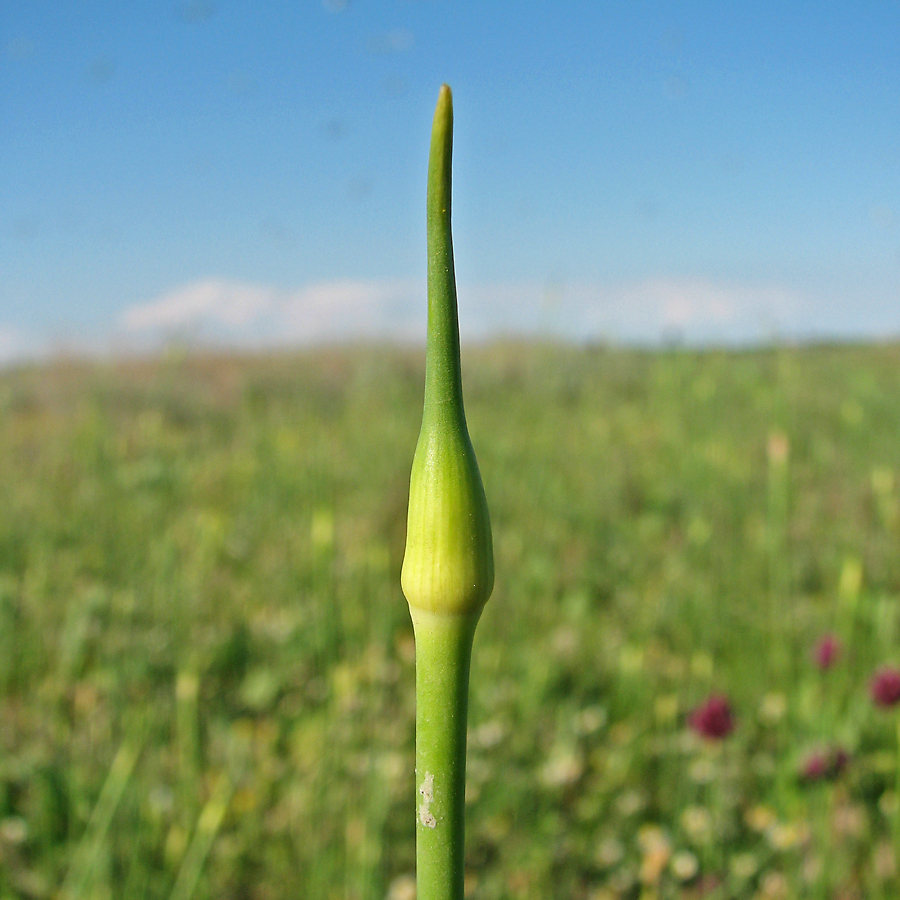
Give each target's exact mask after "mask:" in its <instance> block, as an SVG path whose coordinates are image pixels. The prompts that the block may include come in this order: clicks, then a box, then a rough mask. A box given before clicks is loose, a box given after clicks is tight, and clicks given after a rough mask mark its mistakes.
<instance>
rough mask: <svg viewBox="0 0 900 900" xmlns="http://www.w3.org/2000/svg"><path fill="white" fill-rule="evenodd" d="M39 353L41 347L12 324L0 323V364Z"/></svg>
mask: <svg viewBox="0 0 900 900" xmlns="http://www.w3.org/2000/svg"><path fill="white" fill-rule="evenodd" d="M40 355H41V347H40V346H39V345H38V344H37V342H36V341H35V340H34V339H33V338H32V337H31V336H30V335H27V334H25V332H23V331H21V330H20V329H18V328H15V327H14V326H12V325H4V324H2V323H0V366H9V365H12V364H14V363H18V362H22V361H24V360H27V359H34V358H36V357H38V356H40Z"/></svg>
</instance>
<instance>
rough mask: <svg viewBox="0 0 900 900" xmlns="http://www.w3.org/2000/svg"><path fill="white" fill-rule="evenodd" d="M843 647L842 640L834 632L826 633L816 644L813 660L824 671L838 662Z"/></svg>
mask: <svg viewBox="0 0 900 900" xmlns="http://www.w3.org/2000/svg"><path fill="white" fill-rule="evenodd" d="M842 649H843V648H842V647H841V642H840V641H839V640H838V639H837V638H836V637H835V636H834V635H833V634H826V635H825V636H824V637H822V639H821V640H820V641H819V643H818V644H816V647H815V650H814V651H813V662H815V664H816V665H817V666H818V667H819V668H820V669H821V670H822V671H823V672H824V671H825V670H826V669H830V668H831V667H832V666H833V665H834V664H835V663H836V662H837V660H838V657H839V656H840V655H841V650H842Z"/></svg>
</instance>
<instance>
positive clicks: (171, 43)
mask: <svg viewBox="0 0 900 900" xmlns="http://www.w3.org/2000/svg"><path fill="white" fill-rule="evenodd" d="M898 36H900V5H898V4H897V3H896V2H884V3H859V2H855V3H850V2H845V3H830V4H829V3H793V4H784V3H760V2H757V3H749V2H748V3H721V2H719V3H709V4H701V3H682V4H654V3H629V4H624V3H623V4H615V5H612V4H598V3H591V2H584V3H560V2H555V3H551V2H543V0H538V2H530V3H527V4H525V3H521V4H520V3H512V2H506V3H503V2H488V0H484V2H452V3H451V2H449V0H397V2H374V0H368V2H366V0H349V2H343V0H294V2H277V0H271V2H267V3H264V4H263V3H251V2H249V0H172V2H163V3H159V2H128V3H124V4H123V3H106V2H89V0H80V2H68V3H65V2H63V3H60V2H58V0H57V2H41V0H32V2H29V3H21V2H13V0H0V134H2V135H3V140H2V141H0V173H2V175H0V359H7V360H8V359H13V358H16V357H18V356H21V355H24V354H33V353H39V352H45V351H47V350H52V349H54V348H59V347H67V348H70V349H71V348H76V349H77V348H82V349H85V350H125V349H131V348H145V347H152V346H157V345H159V344H160V343H164V342H165V341H169V340H173V339H177V340H180V341H187V342H200V343H225V344H234V345H238V346H268V345H272V344H283V343H309V342H315V341H322V340H329V341H330V340H339V339H342V338H359V337H363V338H372V337H376V338H377V337H389V338H399V339H403V340H409V339H413V340H414V339H417V338H418V337H419V336H420V335H421V333H422V329H423V327H424V325H423V323H424V302H425V301H424V273H425V237H424V192H425V172H426V165H427V158H426V156H427V147H428V138H429V129H430V123H431V115H432V112H433V108H434V102H435V100H436V97H437V91H438V87H439V86H440V84H441V83H442V82H444V81H446V82H447V83H449V84H450V85H451V87H452V88H453V91H454V101H455V114H456V132H455V155H454V161H455V166H454V238H455V249H456V262H457V276H458V279H459V287H460V314H461V319H462V328H463V331H464V332H466V333H468V334H469V335H471V336H472V337H490V336H492V335H497V334H510V333H511V334H533V333H538V334H550V335H553V336H562V337H571V338H574V339H579V340H581V339H590V340H595V339H612V340H625V341H633V340H637V341H651V342H652V341H657V340H659V339H661V338H662V339H668V338H672V337H676V336H677V337H681V338H683V339H685V340H688V341H699V342H706V341H725V342H733V341H748V340H750V341H754V340H759V339H761V338H762V339H765V338H768V337H772V336H775V335H777V336H781V337H790V338H816V337H823V336H827V337H836V338H841V337H858V336H864V337H877V338H884V337H891V336H896V335H898V334H900V103H898V101H897V97H898V96H900V41H898Z"/></svg>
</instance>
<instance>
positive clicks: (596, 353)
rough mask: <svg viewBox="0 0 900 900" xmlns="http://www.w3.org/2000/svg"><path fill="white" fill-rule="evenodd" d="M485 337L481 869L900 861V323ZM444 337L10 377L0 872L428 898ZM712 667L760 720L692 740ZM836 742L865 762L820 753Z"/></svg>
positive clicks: (807, 887)
mask: <svg viewBox="0 0 900 900" xmlns="http://www.w3.org/2000/svg"><path fill="white" fill-rule="evenodd" d="M463 365H464V373H465V379H466V401H467V402H466V408H467V413H468V419H469V428H470V432H471V435H472V440H473V443H474V444H475V449H476V452H477V454H478V459H479V464H480V466H481V472H482V475H483V478H484V483H485V488H486V491H487V494H488V500H489V503H490V507H491V517H492V521H493V526H494V539H495V551H496V566H497V577H496V588H495V591H494V596H493V598H492V599H491V601H490V603H489V604H488V606H487V608H486V610H485V613H484V616H483V619H482V622H481V625H480V627H479V630H478V635H477V637H476V641H475V654H474V659H473V672H472V696H471V705H470V743H469V783H468V811H467V826H468V845H467V846H468V866H467V873H468V874H467V883H468V885H469V887H470V889H471V892H472V896H477V897H481V898H549V897H565V898H576V900H588V898H590V900H608V898H614V897H621V898H631V900H635V898H638V897H641V898H645V900H647V898H677V897H684V898H688V897H707V898H732V897H733V898H752V897H759V898H763V897H771V898H777V897H782V896H784V897H792V898H801V897H810V898H826V897H827V898H832V897H834V898H836V897H842V898H850V897H866V898H879V897H883V898H890V897H896V896H898V894H900V879H898V876H897V872H896V870H897V863H898V854H897V852H896V849H897V845H896V844H895V834H894V817H895V813H894V810H895V809H896V807H897V804H898V800H897V793H896V790H895V788H896V784H897V769H898V760H897V728H896V723H897V717H898V713H896V712H890V711H887V712H886V711H883V710H878V709H875V708H873V706H872V704H871V702H870V700H869V695H868V682H869V678H870V676H871V673H872V671H873V669H874V668H875V667H876V666H878V665H881V664H884V663H895V664H896V663H900V644H898V637H900V634H898V628H900V553H898V546H900V544H898V539H900V506H898V503H900V484H898V481H897V478H898V465H900V402H898V398H900V347H898V346H893V345H892V346H883V347H846V348H809V349H802V350H793V349H778V350H766V351H755V352H733V353H726V352H704V353H697V352H689V351H682V350H677V351H676V350H673V351H665V352H656V353H644V352H637V351H624V350H608V349H602V348H596V349H583V350H579V349H572V348H564V347H554V346H546V345H545V346H521V345H499V346H494V347H490V348H485V349H481V350H477V351H473V352H471V353H469V354H468V355H466V356H464V360H463ZM422 366H423V359H422V354H421V353H419V352H415V353H414V352H400V351H391V350H379V349H371V348H356V349H352V350H346V351H344V350H341V351H316V352H308V353H303V354H297V355H292V356H283V357H277V358H275V357H272V358H266V359H263V358H246V359H244V358H237V357H210V358H193V357H184V356H179V355H177V354H172V355H170V356H168V357H167V358H165V359H163V360H161V361H159V362H152V363H150V362H148V363H130V364H127V365H126V364H122V365H115V366H99V365H86V364H74V363H68V364H67V363H63V362H59V363H56V364H53V365H50V366H46V367H40V368H33V369H23V370H20V371H16V372H10V373H6V374H4V375H2V376H0V898H2V900H6V898H9V897H34V898H41V897H48V898H49V897H61V898H62V897H65V898H76V897H77V898H88V897H91V898H101V897H115V898H157V897H159V898H169V897H175V898H177V900H187V898H190V897H197V898H207V897H216V898H218V897H230V898H245V897H246V898H281V897H284V898H304V900H305V898H310V900H318V898H323V900H325V898H327V900H332V898H334V900H338V898H340V900H374V898H377V900H381V898H385V897H391V898H393V900H402V898H403V897H408V896H409V885H410V882H409V879H408V876H409V875H410V874H411V873H412V871H413V868H414V860H415V847H414V835H415V798H416V795H415V785H414V780H413V747H414V733H413V723H414V709H413V689H414V671H413V643H412V629H411V626H410V623H409V614H408V611H407V608H406V602H405V601H404V599H403V597H402V595H401V592H400V588H399V570H400V563H401V560H402V553H403V546H404V534H405V517H406V491H407V485H408V478H409V466H410V463H411V459H412V452H413V448H414V446H415V442H416V435H417V433H418V428H419V418H420V413H421V403H422V384H423V368H422ZM785 442H786V443H785ZM786 449H787V456H786V458H785V457H784V451H785V450H786ZM825 632H834V633H836V634H837V635H838V636H839V637H840V639H841V641H842V643H843V645H844V652H843V654H842V656H841V658H840V659H839V661H838V663H837V664H836V666H835V667H834V668H833V669H832V670H830V671H828V672H820V671H818V670H817V669H816V668H815V666H814V665H813V664H812V662H811V656H810V654H811V652H812V648H813V646H814V645H815V642H816V640H817V639H818V638H819V637H820V636H821V635H822V634H824V633H825ZM713 692H721V693H725V694H727V695H728V696H729V698H730V699H731V702H732V705H733V708H734V711H735V716H736V721H737V728H736V730H735V732H734V733H733V734H731V735H730V736H729V737H728V738H726V739H725V740H723V741H721V742H718V743H704V742H702V741H701V740H700V739H699V738H697V737H696V736H695V735H694V734H693V733H692V732H691V731H690V729H689V728H688V727H687V726H686V724H685V719H686V715H687V713H688V712H689V711H690V710H691V709H692V708H693V707H695V706H696V705H697V704H699V703H700V702H702V701H703V700H704V699H705V698H706V697H707V696H708V695H709V694H710V693H713ZM832 743H834V744H840V745H841V746H843V747H845V748H846V749H847V750H848V751H849V753H850V756H851V762H850V765H849V767H848V769H847V770H846V772H845V773H844V774H843V775H842V776H841V777H840V778H839V779H837V780H836V781H834V782H822V783H816V784H804V783H802V782H801V781H800V780H799V778H798V771H799V768H800V767H801V766H802V764H803V761H804V759H805V758H806V756H807V754H809V753H810V752H812V751H813V750H815V749H816V748H818V747H824V746H827V745H829V744H832ZM695 868H696V874H692V873H693V871H694V869H695Z"/></svg>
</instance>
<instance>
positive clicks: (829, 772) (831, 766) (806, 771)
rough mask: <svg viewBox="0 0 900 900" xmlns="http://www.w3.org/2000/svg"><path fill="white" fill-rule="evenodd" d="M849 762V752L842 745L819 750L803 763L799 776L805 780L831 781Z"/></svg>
mask: <svg viewBox="0 0 900 900" xmlns="http://www.w3.org/2000/svg"><path fill="white" fill-rule="evenodd" d="M849 764H850V754H849V753H848V752H847V751H846V750H845V749H844V748H843V747H832V748H830V749H828V750H819V751H817V752H816V753H813V754H812V755H811V756H809V757H808V758H807V759H806V761H805V762H804V763H803V766H802V768H801V769H800V778H801V780H803V781H806V782H812V781H833V780H834V779H835V778H837V777H838V776H839V775H840V774H841V773H842V772H843V771H844V770H845V769H846V768H847V766H848V765H849Z"/></svg>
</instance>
